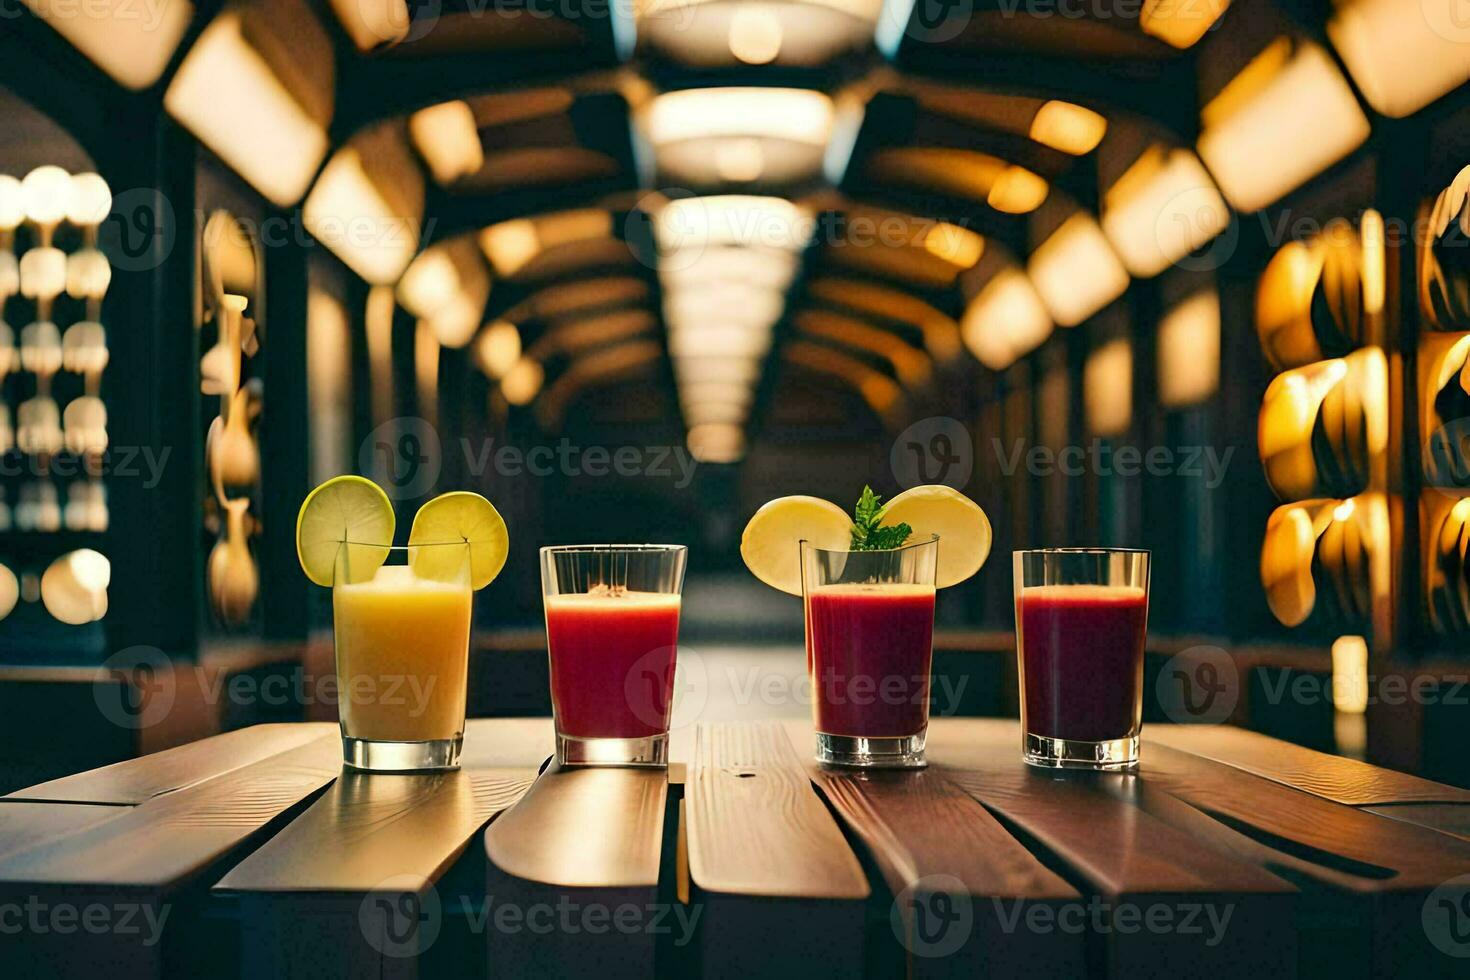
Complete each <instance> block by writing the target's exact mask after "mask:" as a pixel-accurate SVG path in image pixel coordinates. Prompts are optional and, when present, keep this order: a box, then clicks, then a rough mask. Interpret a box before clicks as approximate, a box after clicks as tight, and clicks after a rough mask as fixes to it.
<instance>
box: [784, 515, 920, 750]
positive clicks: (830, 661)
mask: <svg viewBox="0 0 1470 980" xmlns="http://www.w3.org/2000/svg"><path fill="white" fill-rule="evenodd" d="M800 547H801V588H802V595H803V604H804V605H805V607H806V643H807V672H808V674H809V675H810V677H811V681H812V721H813V726H814V727H815V729H816V732H817V761H818V762H824V763H829V764H832V765H842V766H865V767H873V768H916V767H920V766H923V765H924V764H925V762H924V739H925V736H926V734H927V732H928V729H929V667H930V663H931V661H932V660H933V656H934V572H935V567H936V565H937V563H938V559H939V538H938V537H937V536H935V537H931V538H930V539H928V540H926V541H918V542H915V543H913V544H906V545H904V546H902V547H900V548H892V549H888V550H884V551H828V550H826V549H824V548H818V547H815V546H813V545H812V544H811V543H810V542H807V541H803V542H801V545H800Z"/></svg>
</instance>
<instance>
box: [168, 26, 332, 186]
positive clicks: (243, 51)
mask: <svg viewBox="0 0 1470 980" xmlns="http://www.w3.org/2000/svg"><path fill="white" fill-rule="evenodd" d="M241 16H242V15H241V14H240V13H238V12H237V11H235V10H227V11H225V12H224V13H221V14H220V15H219V16H217V17H215V19H214V20H213V21H211V22H210V23H209V26H208V27H206V28H205V29H204V33H203V34H201V35H200V36H199V40H197V41H195V42H194V46H193V47H192V48H190V49H189V53H188V55H187V56H185V58H184V63H183V64H182V65H181V66H179V70H178V72H177V73H176V74H175V75H174V79H173V81H172V82H171V83H170V84H169V87H168V92H167V93H166V94H165V95H164V100H163V105H164V108H165V109H167V110H168V114H169V115H171V116H173V117H174V118H175V119H177V120H178V121H179V122H180V123H182V124H183V125H184V126H185V127H186V128H187V129H189V131H190V132H192V133H193V134H194V135H195V136H197V137H198V138H199V140H200V142H202V143H204V144H205V145H206V146H208V147H209V148H210V149H211V150H213V151H214V152H215V153H217V154H218V155H219V157H220V159H222V160H224V161H225V163H227V164H229V166H230V167H231V168H233V169H234V171H235V172H236V173H238V174H239V175H240V176H241V177H244V178H245V180H246V181H248V182H249V183H250V184H251V185H252V186H253V187H255V189H256V190H258V191H260V192H261V193H262V194H264V195H265V196H266V197H268V198H269V199H270V200H271V201H272V202H274V203H275V204H278V205H280V206H281V207H289V206H291V205H293V204H295V203H296V202H297V201H299V200H301V195H302V194H304V193H305V192H306V188H307V186H308V185H309V184H310V183H311V178H312V175H313V174H315V173H316V170H317V168H318V167H319V166H320V165H321V162H322V158H323V157H325V156H326V154H327V149H328V146H329V143H328V139H327V129H326V126H327V123H328V122H329V121H330V105H331V93H330V89H328V91H327V92H326V95H325V104H326V106H327V112H326V115H327V117H328V118H325V119H323V118H317V117H316V116H314V115H313V114H312V113H310V112H308V111H307V109H306V108H305V107H303V105H302V103H301V102H298V101H297V99H296V97H295V96H294V95H293V94H292V92H291V90H290V89H288V88H287V87H286V85H285V84H284V83H283V81H282V79H281V78H280V77H278V76H277V75H276V73H275V71H274V70H273V69H272V68H271V65H270V64H269V63H268V62H267V60H266V56H265V55H264V54H263V53H262V52H261V51H259V50H257V49H256V48H255V47H254V46H253V45H252V44H251V43H250V41H249V40H247V38H246V34H245V31H244V25H243V22H242V19H241ZM289 26H290V28H291V29H292V30H293V31H295V30H300V31H301V33H300V34H299V35H294V36H293V37H292V38H291V40H292V41H294V42H297V43H296V44H294V45H293V49H299V52H300V53H310V54H311V55H315V56H319V57H320V58H323V59H325V65H326V83H327V85H328V86H330V84H331V76H332V68H331V51H332V48H331V42H330V41H329V40H328V39H327V36H326V34H325V32H323V31H322V28H321V25H320V24H318V23H317V22H316V19H315V18H314V17H312V16H311V14H310V13H309V12H305V11H303V15H302V16H300V17H293V18H291V22H290V25H289ZM287 56H288V57H289V52H288V53H287ZM318 70H319V69H318V67H317V66H313V71H312V72H305V73H302V74H301V75H299V76H297V77H300V78H313V76H314V74H315V73H316V72H317V71H318Z"/></svg>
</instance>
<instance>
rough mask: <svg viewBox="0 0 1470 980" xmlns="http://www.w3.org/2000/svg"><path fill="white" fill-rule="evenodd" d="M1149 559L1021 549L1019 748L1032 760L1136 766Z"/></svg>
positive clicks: (1122, 552) (1112, 552)
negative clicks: (1020, 739) (1020, 741)
mask: <svg viewBox="0 0 1470 980" xmlns="http://www.w3.org/2000/svg"><path fill="white" fill-rule="evenodd" d="M1148 560H1149V553H1148V552H1147V551H1137V550H1133V549H1129V548H1044V549H1041V550H1037V551H1017V552H1016V553H1015V595H1016V655H1017V664H1018V667H1019V672H1020V676H1021V738H1022V747H1021V751H1022V755H1023V756H1024V757H1025V759H1026V761H1027V762H1029V763H1030V764H1031V765H1034V766H1046V767H1050V768H1067V769H1129V768H1132V767H1134V766H1136V765H1138V733H1139V729H1140V728H1141V727H1142V725H1143V646H1144V638H1145V634H1146V632H1147V628H1148Z"/></svg>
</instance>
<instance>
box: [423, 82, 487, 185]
mask: <svg viewBox="0 0 1470 980" xmlns="http://www.w3.org/2000/svg"><path fill="white" fill-rule="evenodd" d="M408 132H409V135H410V136H412V137H413V145H414V146H415V147H416V148H417V149H418V151H419V156H421V157H423V158H424V162H425V163H427V164H428V165H429V170H430V171H431V172H432V173H433V175H434V179H435V180H436V181H438V182H439V183H440V184H441V185H443V186H448V185H450V184H452V183H454V182H455V181H456V180H459V179H460V178H461V177H470V176H473V175H475V174H477V173H479V172H480V168H481V167H483V166H484V165H485V148H484V147H483V146H482V145H481V143H480V130H479V128H478V127H477V126H476V125H475V114H474V112H473V111H471V109H470V106H469V103H468V102H465V101H464V100H462V99H456V100H455V101H453V102H442V103H440V104H439V105H434V106H429V107H428V108H427V109H420V110H419V111H418V112H415V113H414V114H413V115H412V116H409V117H408Z"/></svg>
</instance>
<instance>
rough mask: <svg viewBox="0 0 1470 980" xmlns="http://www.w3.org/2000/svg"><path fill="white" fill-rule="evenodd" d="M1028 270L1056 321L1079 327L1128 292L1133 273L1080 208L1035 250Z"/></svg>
mask: <svg viewBox="0 0 1470 980" xmlns="http://www.w3.org/2000/svg"><path fill="white" fill-rule="evenodd" d="M1026 271H1027V273H1028V274H1029V275H1030V276H1031V282H1032V283H1033V284H1034V285H1035V286H1036V291H1037V293H1038V294H1040V296H1041V299H1042V302H1044V303H1045V304H1046V308H1047V309H1048V310H1049V311H1050V312H1051V316H1052V319H1053V320H1055V321H1056V322H1057V324H1058V325H1060V326H1063V327H1075V326H1076V325H1077V324H1079V323H1081V322H1082V321H1083V320H1086V319H1087V318H1088V317H1090V316H1092V315H1093V314H1094V313H1096V312H1097V311H1098V310H1100V309H1102V308H1103V307H1104V306H1107V305H1108V304H1109V303H1111V302H1112V301H1113V300H1115V299H1117V298H1118V297H1119V296H1122V295H1123V292H1124V291H1125V290H1126V289H1127V288H1128V272H1127V270H1125V269H1124V268H1123V264H1122V263H1121V262H1119V261H1118V256H1117V255H1115V254H1113V250H1112V247H1111V246H1109V245H1108V240H1107V238H1106V237H1105V236H1104V235H1103V232H1102V229H1101V228H1099V227H1098V226H1097V222H1096V221H1094V220H1092V218H1091V216H1089V215H1087V214H1086V213H1084V212H1082V211H1078V212H1077V213H1076V214H1074V215H1072V216H1071V217H1070V218H1068V219H1067V220H1066V221H1064V222H1062V224H1061V226H1060V227H1058V228H1057V230H1056V231H1054V232H1052V234H1051V237H1049V238H1048V239H1047V240H1046V241H1044V242H1042V243H1041V245H1040V246H1039V247H1038V248H1037V249H1036V251H1034V252H1032V253H1031V258H1030V260H1029V261H1028V262H1027V263H1026Z"/></svg>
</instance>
